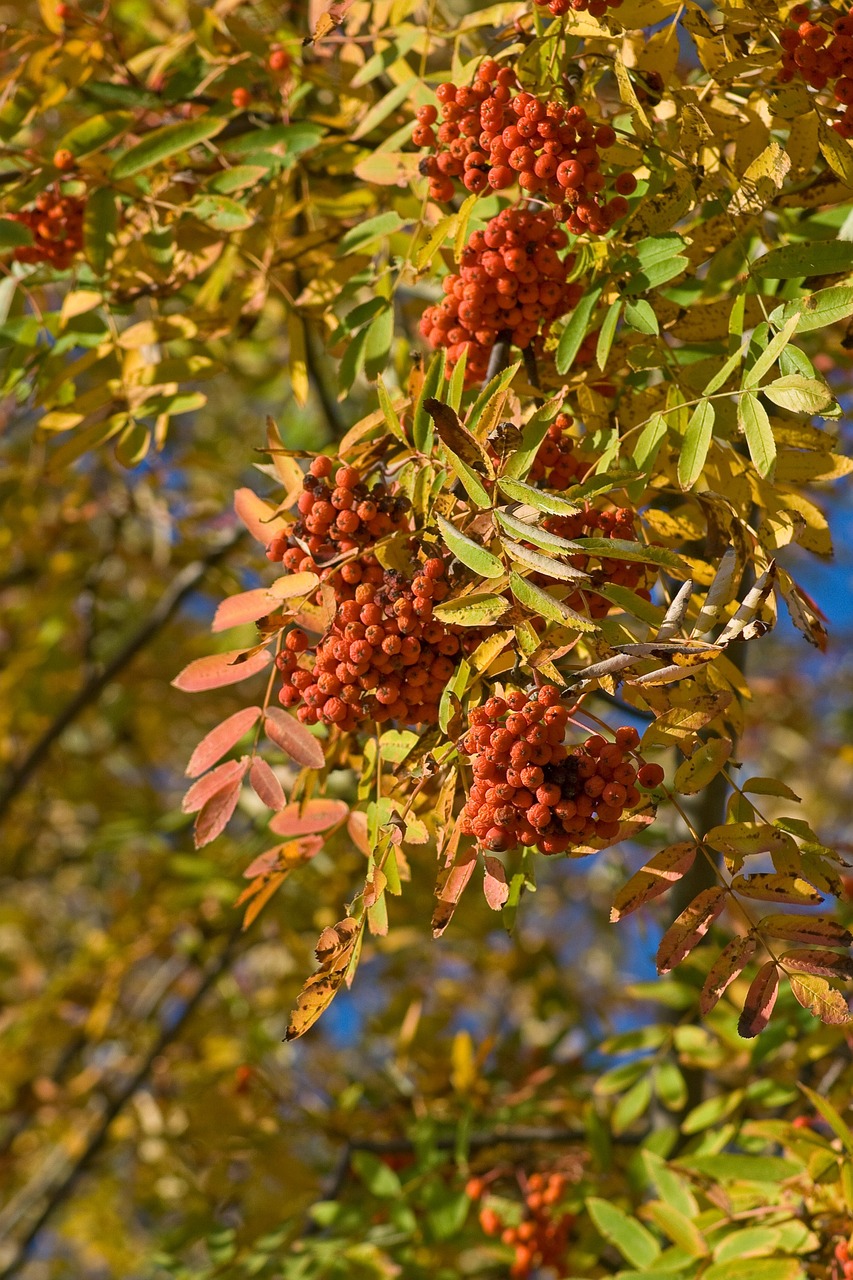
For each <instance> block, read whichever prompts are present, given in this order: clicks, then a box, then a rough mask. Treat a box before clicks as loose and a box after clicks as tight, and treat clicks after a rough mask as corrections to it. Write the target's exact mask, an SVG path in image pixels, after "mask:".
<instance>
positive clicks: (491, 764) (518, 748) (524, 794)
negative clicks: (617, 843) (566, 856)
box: [459, 684, 663, 854]
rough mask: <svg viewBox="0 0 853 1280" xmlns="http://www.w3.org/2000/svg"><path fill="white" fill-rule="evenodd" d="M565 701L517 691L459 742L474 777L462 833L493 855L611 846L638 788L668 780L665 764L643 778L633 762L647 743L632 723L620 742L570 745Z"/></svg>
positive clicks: (556, 695) (491, 703)
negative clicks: (639, 746) (594, 843)
mask: <svg viewBox="0 0 853 1280" xmlns="http://www.w3.org/2000/svg"><path fill="white" fill-rule="evenodd" d="M560 696H561V695H560V690H559V689H558V688H557V687H556V686H555V685H552V684H548V685H543V687H542V688H541V689H539V691H538V693H536V694H535V695H534V696H533V697H530V698H528V696H527V695H526V694H525V693H523V692H522V691H521V690H520V689H513V690H511V691H510V692H508V693H507V695H506V697H505V698H501V697H491V698H489V699H488V701H487V702H486V703H485V704H484V705H483V706H481V707H475V708H474V710H473V711H472V712H471V714H470V716H469V727H468V731H467V733H466V734H465V736H464V737H463V738H462V741H461V742H460V744H459V745H460V749H461V750H462V751H463V752H464V753H465V755H467V756H470V757H471V758H472V759H473V773H474V782H473V785H472V787H471V790H470V791H469V793H468V799H467V801H466V804H465V809H464V816H463V831H465V832H466V834H468V835H473V836H476V838H477V840H478V841H479V843H480V844H481V845H483V846H484V847H485V848H487V849H491V850H492V852H493V853H505V852H506V851H507V850H509V849H514V848H516V847H517V846H518V845H525V846H526V847H528V848H529V847H534V848H536V849H539V850H540V852H541V853H548V854H555V853H565V852H566V851H567V850H568V849H571V848H572V847H573V846H575V845H580V844H585V843H586V842H587V841H588V840H612V839H614V838H615V836H616V835H617V833H618V831H619V824H620V822H621V820H622V814H623V811H624V810H625V809H631V808H633V807H634V806H635V805H637V804H638V803H639V801H640V792H639V791H638V789H637V787H636V785H635V783H636V782H637V781H639V782H640V785H642V786H656V785H657V783H658V782H660V781H661V779H662V778H663V771H662V770H661V769H660V766H659V765H643V766H642V767H641V769H640V771H639V773H638V771H637V769H636V767H635V766H634V765H633V764H632V763H631V760H630V755H631V754H632V752H633V751H634V749H635V748H636V746H637V744H638V742H639V740H640V737H639V734H638V733H637V730H636V729H634V728H631V727H630V726H628V725H625V726H623V727H622V728H620V729H617V731H616V741H615V742H612V743H608V742H606V741H605V739H604V738H602V737H601V736H600V734H593V735H592V736H590V737H589V738H587V740H586V741H585V742H584V743H582V744H581V745H579V746H575V747H571V748H570V747H567V746H566V745H565V743H564V741H563V739H564V737H565V733H566V726H567V724H568V720H569V710H568V708H567V707H564V706H561V705H560ZM658 775H660V776H658ZM652 779H654V781H652Z"/></svg>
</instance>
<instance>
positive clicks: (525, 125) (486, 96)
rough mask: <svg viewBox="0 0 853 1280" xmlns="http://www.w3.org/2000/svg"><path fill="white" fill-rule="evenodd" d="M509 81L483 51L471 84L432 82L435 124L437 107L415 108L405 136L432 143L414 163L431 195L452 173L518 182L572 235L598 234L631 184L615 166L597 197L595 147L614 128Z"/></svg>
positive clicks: (447, 187) (474, 180)
mask: <svg viewBox="0 0 853 1280" xmlns="http://www.w3.org/2000/svg"><path fill="white" fill-rule="evenodd" d="M593 3H595V0H593ZM516 84H517V81H516V78H515V72H514V71H512V70H511V68H509V67H498V64H497V63H496V62H495V61H494V60H493V59H491V58H487V59H486V61H485V62H483V63H482V64H481V66H480V69H479V71H478V73H477V76H476V77H475V79H474V82H473V84H472V85H471V86H470V87H469V86H462V87H460V88H457V86H456V85H454V84H451V83H449V82H447V83H445V84H440V85H439V86H438V88H437V89H436V97H437V98H438V100H439V103H440V104H441V111H442V116H443V121H442V123H441V124H440V125H438V128H437V129H435V128H434V127H433V126H434V125H436V124H437V121H438V111H437V109H436V108H435V107H434V106H425V107H420V108H419V109H418V112H417V119H418V123H417V124H416V125H415V127H414V130H413V133H412V138H413V141H414V142H415V144H416V145H417V146H419V147H429V148H431V150H432V151H433V154H432V155H431V156H429V157H428V158H427V159H426V160H424V161H423V163H422V166H421V171H422V172H423V173H424V174H425V175H426V176H427V177H428V178H429V180H430V182H429V193H430V196H431V197H432V198H433V199H434V200H450V199H451V197H452V196H453V190H454V187H453V180H454V178H458V179H460V180H461V182H462V185H463V186H464V187H465V188H466V190H468V191H474V192H476V191H484V190H485V189H486V188H487V187H491V188H492V189H493V190H495V191H503V190H506V189H507V188H508V187H512V186H514V185H515V184H516V183H518V185H519V186H520V188H521V190H522V191H523V192H524V193H525V194H526V195H529V196H539V197H540V198H542V199H545V200H548V201H550V202H551V204H553V205H554V206H556V212H557V219H558V221H560V222H565V223H566V224H567V226H568V228H569V230H570V231H571V232H573V233H574V234H575V235H581V234H583V233H584V232H586V231H590V232H593V233H594V234H596V235H603V234H604V233H605V232H606V231H608V230H609V229H610V228H611V227H612V226H613V224H614V222H616V221H617V220H618V219H619V218H622V217H624V216H625V214H626V213H627V212H628V203H627V201H626V199H625V196H627V195H631V193H632V192H634V191H635V190H636V188H637V180H636V178H635V177H634V175H633V174H630V173H621V174H619V175H618V177H617V178H616V180H615V183H614V187H615V192H616V194H615V195H614V196H613V198H612V199H611V200H609V201H607V202H606V203H602V200H601V199H600V197H601V193H602V192H603V191H604V188H605V186H606V179H605V177H604V174H603V173H602V172H601V156H600V155H599V152H600V151H602V150H606V149H607V148H608V147H612V146H613V143H614V142H615V141H616V133H615V131H614V130H613V129H612V128H611V126H610V125H609V124H603V125H598V127H596V125H595V124H594V123H593V121H592V120H590V119H589V117H588V116H587V113H586V111H585V110H584V109H583V107H579V106H573V107H566V106H563V104H562V103H560V102H556V101H546V102H543V101H540V99H539V98H536V97H534V95H533V94H532V93H525V92H518V93H513V88H514V87H515V86H516Z"/></svg>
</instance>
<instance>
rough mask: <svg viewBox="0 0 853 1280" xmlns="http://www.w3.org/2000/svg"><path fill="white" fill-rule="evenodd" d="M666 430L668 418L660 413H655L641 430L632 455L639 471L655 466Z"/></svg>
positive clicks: (648, 469)
mask: <svg viewBox="0 0 853 1280" xmlns="http://www.w3.org/2000/svg"><path fill="white" fill-rule="evenodd" d="M666 431H667V427H666V419H665V418H663V417H662V416H661V414H659V413H655V414H653V415H652V417H651V418H649V420H648V422H647V423H646V425H645V426H644V427H643V429H642V431H641V432H640V437H639V439H638V440H637V443H636V445H635V446H634V452H633V454H632V455H631V460H632V462H633V463H634V465H635V466H636V468H637V470H638V471H650V470H651V468H652V467H653V466H654V464H655V459H656V458H657V456H658V450H659V449H660V447H661V444H662V442H663V439H664V437H665V436H666Z"/></svg>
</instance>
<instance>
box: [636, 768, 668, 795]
mask: <svg viewBox="0 0 853 1280" xmlns="http://www.w3.org/2000/svg"><path fill="white" fill-rule="evenodd" d="M665 776H666V775H665V774H664V771H663V769H662V768H661V766H660V765H659V764H644V765H642V766H641V767H640V769H639V770H638V771H637V781H638V783H639V784H640V786H641V787H647V788H649V789H651V788H652V787H659V786H660V784H661V783H662V782H663V780H664V777H665Z"/></svg>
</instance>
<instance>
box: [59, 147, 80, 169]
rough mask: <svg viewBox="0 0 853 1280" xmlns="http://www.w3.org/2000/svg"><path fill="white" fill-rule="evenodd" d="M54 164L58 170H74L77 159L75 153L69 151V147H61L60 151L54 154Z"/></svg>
mask: <svg viewBox="0 0 853 1280" xmlns="http://www.w3.org/2000/svg"><path fill="white" fill-rule="evenodd" d="M53 163H54V165H55V166H56V168H57V169H61V170H63V171H67V170H68V169H73V168H74V166H75V165H76V163H77V159H76V157H75V155H74V152H73V151H69V150H68V148H67V147H60V149H59V150H58V151H56V152H54V156H53Z"/></svg>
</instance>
